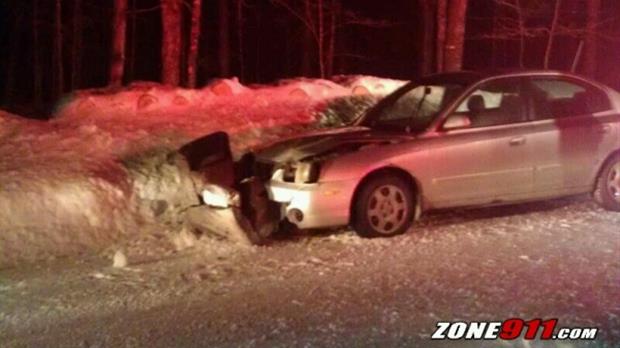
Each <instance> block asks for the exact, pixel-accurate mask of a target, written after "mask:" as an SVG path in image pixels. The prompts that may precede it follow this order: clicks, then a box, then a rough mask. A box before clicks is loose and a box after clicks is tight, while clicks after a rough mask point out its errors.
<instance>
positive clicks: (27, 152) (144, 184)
mask: <svg viewBox="0 0 620 348" xmlns="http://www.w3.org/2000/svg"><path fill="white" fill-rule="evenodd" d="M362 80H363V79H362ZM366 80H368V81H375V82H376V81H383V80H381V79H376V78H374V79H373V78H367V79H366ZM366 80H363V81H366ZM386 81H387V82H385V83H384V86H388V85H389V86H392V84H391V82H389V81H391V80H386ZM373 83H374V82H373ZM389 88H392V87H389ZM363 98H368V96H364V97H363ZM357 99H359V97H358V96H353V90H352V85H347V84H344V85H343V84H337V83H334V82H331V81H325V80H309V79H296V80H287V81H282V82H281V83H279V84H277V85H274V86H250V87H246V86H243V85H241V84H240V83H239V82H238V81H237V80H235V79H229V80H219V81H216V82H214V83H213V84H211V85H209V86H207V87H205V88H203V89H200V90H189V89H181V88H171V87H167V86H162V85H159V84H154V83H144V82H141V83H135V84H132V85H131V86H129V87H128V88H124V89H120V90H109V89H104V90H86V91H79V92H76V93H75V94H73V95H71V96H69V97H68V98H66V99H65V100H64V101H63V102H62V103H61V104H60V105H59V107H58V110H57V112H56V114H55V115H54V118H53V119H52V120H51V121H48V122H35V121H29V120H25V119H21V118H19V117H17V116H14V115H10V114H7V113H3V112H0V187H1V188H2V190H1V191H0V266H2V265H7V264H14V263H16V262H18V261H20V260H24V259H25V260H34V259H41V258H45V257H48V256H52V255H65V254H74V253H76V252H81V251H88V250H93V249H94V250H97V249H103V248H105V247H107V246H108V245H110V243H112V242H114V241H116V240H119V239H120V238H122V237H123V236H125V235H127V234H135V233H136V232H137V231H142V230H147V229H148V230H150V231H152V230H153V228H155V229H160V230H163V231H164V232H165V231H168V230H170V229H172V230H177V229H178V228H177V227H178V226H181V229H183V226H182V225H183V224H182V223H181V222H179V221H178V218H177V217H178V216H180V215H181V214H182V212H183V211H184V210H185V209H187V208H188V207H189V206H192V205H195V204H197V203H198V202H197V197H196V195H195V192H196V191H195V190H196V188H195V185H196V182H195V180H194V179H193V178H191V177H190V176H191V174H190V172H189V171H188V170H187V168H186V167H184V164H183V163H182V161H179V159H178V158H177V157H175V156H174V151H175V150H176V149H178V148H179V147H180V146H182V145H183V144H185V143H187V142H189V141H191V140H193V139H196V138H198V137H201V136H204V135H206V134H209V133H212V132H214V131H219V130H223V131H226V132H228V133H229V134H230V135H231V142H232V148H233V152H234V155H235V156H239V155H240V154H241V153H243V152H244V151H246V150H248V149H249V148H252V147H255V146H257V145H260V144H263V143H266V142H271V141H275V140H278V139H281V138H283V137H287V136H291V135H294V134H296V133H298V132H302V131H304V130H306V129H309V128H314V127H320V126H331V125H338V124H341V123H342V121H339V122H324V121H325V120H326V119H327V120H329V119H330V118H332V119H334V118H338V117H340V116H338V115H341V114H350V115H351V116H347V117H344V118H342V117H340V118H342V119H343V120H346V119H350V118H352V117H354V116H357V115H358V114H359V113H360V112H361V111H363V110H364V109H365V108H367V107H368V106H369V105H372V103H373V102H374V99H372V100H371V102H368V103H367V99H363V102H360V103H358V102H357ZM350 100H354V101H355V102H349V101H350ZM317 121H320V122H317ZM153 224H155V225H154V226H155V227H153ZM147 227H148V228H147Z"/></svg>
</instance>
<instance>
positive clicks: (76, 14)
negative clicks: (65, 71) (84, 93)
mask: <svg viewBox="0 0 620 348" xmlns="http://www.w3.org/2000/svg"><path fill="white" fill-rule="evenodd" d="M71 62H72V65H71V89H72V90H74V89H78V88H79V87H80V79H81V72H82V0H74V1H73V42H72V43H71Z"/></svg>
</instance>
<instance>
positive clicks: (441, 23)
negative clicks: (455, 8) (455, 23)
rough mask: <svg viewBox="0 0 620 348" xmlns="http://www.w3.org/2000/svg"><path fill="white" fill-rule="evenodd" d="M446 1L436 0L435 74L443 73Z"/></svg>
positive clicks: (446, 16) (446, 15) (446, 20)
mask: <svg viewBox="0 0 620 348" xmlns="http://www.w3.org/2000/svg"><path fill="white" fill-rule="evenodd" d="M447 18H448V0H437V40H436V44H437V47H436V53H435V59H436V60H437V72H442V71H444V46H445V44H446V25H447V22H448V19H447Z"/></svg>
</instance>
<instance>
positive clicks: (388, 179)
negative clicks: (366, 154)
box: [351, 174, 416, 237]
mask: <svg viewBox="0 0 620 348" xmlns="http://www.w3.org/2000/svg"><path fill="white" fill-rule="evenodd" d="M415 205H416V202H415V197H414V194H413V192H412V190H411V188H410V185H409V183H408V182H407V181H406V180H404V179H403V178H401V177H400V176H397V175H391V174H388V175H385V176H376V177H374V178H371V179H370V180H368V181H367V182H366V183H365V184H364V185H363V186H362V187H361V189H360V191H359V193H358V195H357V196H356V200H355V202H353V211H352V213H353V216H352V221H351V225H352V227H353V229H355V231H356V232H357V233H358V234H359V235H361V236H363V237H390V236H395V235H398V234H401V233H404V232H406V231H407V230H408V229H409V227H411V224H412V223H413V217H414V212H415Z"/></svg>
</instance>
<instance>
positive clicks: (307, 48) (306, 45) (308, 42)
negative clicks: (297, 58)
mask: <svg viewBox="0 0 620 348" xmlns="http://www.w3.org/2000/svg"><path fill="white" fill-rule="evenodd" d="M280 3H282V2H280ZM289 10H290V11H291V12H292V11H293V10H292V9H291V8H289ZM297 17H299V18H300V19H301V21H302V22H303V24H304V39H303V42H302V45H303V48H302V51H303V57H302V67H301V71H302V74H303V75H305V76H311V75H312V55H313V54H312V53H313V51H314V49H313V43H314V42H315V37H314V15H313V13H312V3H311V0H304V11H303V16H301V15H297Z"/></svg>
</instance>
